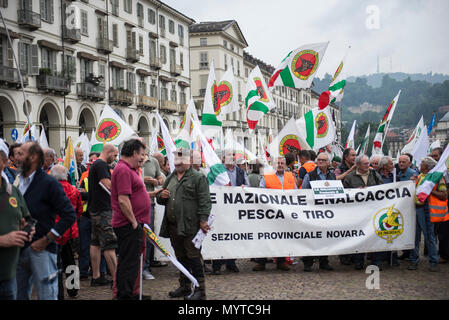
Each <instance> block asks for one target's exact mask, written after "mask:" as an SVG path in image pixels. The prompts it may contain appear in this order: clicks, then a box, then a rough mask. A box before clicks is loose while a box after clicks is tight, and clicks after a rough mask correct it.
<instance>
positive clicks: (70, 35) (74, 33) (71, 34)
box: [63, 27, 81, 43]
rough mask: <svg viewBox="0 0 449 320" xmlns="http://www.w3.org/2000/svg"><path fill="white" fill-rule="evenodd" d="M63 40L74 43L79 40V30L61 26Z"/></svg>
mask: <svg viewBox="0 0 449 320" xmlns="http://www.w3.org/2000/svg"><path fill="white" fill-rule="evenodd" d="M63 31H64V33H63V35H64V40H66V41H70V42H72V43H76V42H78V41H80V40H81V30H80V29H70V28H67V27H64V28H63Z"/></svg>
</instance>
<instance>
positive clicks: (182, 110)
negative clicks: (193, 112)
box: [179, 103, 187, 113]
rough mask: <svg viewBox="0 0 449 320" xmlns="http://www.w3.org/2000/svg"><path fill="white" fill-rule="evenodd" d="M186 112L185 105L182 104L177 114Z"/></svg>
mask: <svg viewBox="0 0 449 320" xmlns="http://www.w3.org/2000/svg"><path fill="white" fill-rule="evenodd" d="M186 111H187V104H185V103H183V104H180V105H179V112H180V113H186Z"/></svg>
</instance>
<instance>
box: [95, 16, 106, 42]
mask: <svg viewBox="0 0 449 320" xmlns="http://www.w3.org/2000/svg"><path fill="white" fill-rule="evenodd" d="M97 22H98V23H97V25H98V36H99V37H100V38H102V39H108V38H109V35H108V23H107V21H106V19H105V18H103V17H98V18H97Z"/></svg>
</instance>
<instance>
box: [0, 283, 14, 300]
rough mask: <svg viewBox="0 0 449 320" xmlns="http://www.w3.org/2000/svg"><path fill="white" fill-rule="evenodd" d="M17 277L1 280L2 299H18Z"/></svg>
mask: <svg viewBox="0 0 449 320" xmlns="http://www.w3.org/2000/svg"><path fill="white" fill-rule="evenodd" d="M16 297H17V283H16V278H12V279H9V280H2V281H0V300H16Z"/></svg>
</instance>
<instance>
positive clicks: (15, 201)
mask: <svg viewBox="0 0 449 320" xmlns="http://www.w3.org/2000/svg"><path fill="white" fill-rule="evenodd" d="M9 204H10V205H11V207H13V208H17V199H16V198H14V197H10V198H9Z"/></svg>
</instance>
